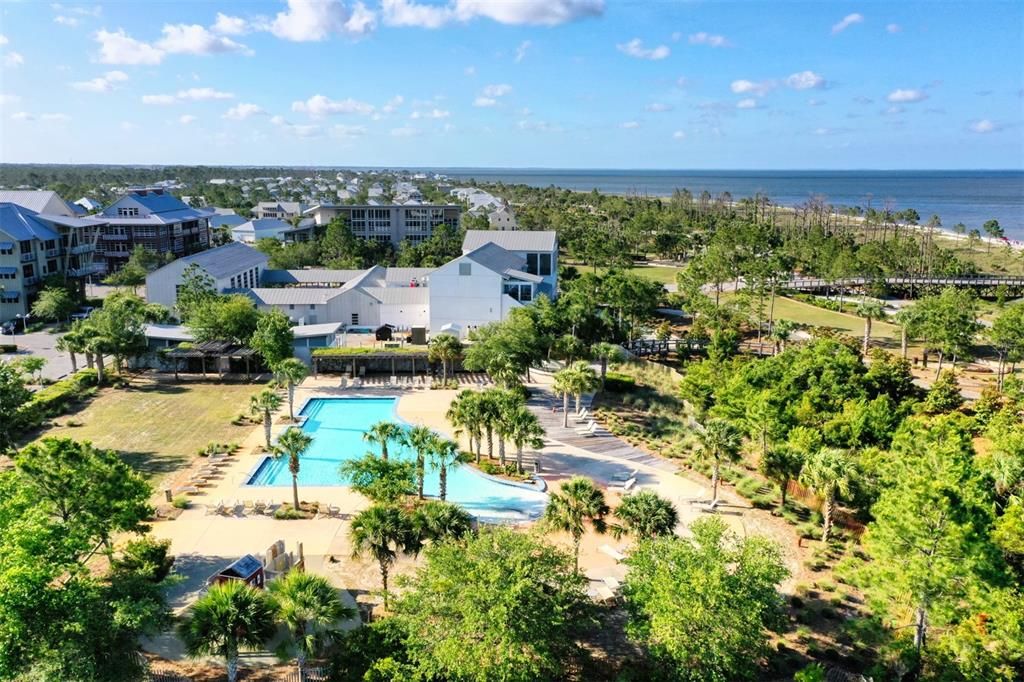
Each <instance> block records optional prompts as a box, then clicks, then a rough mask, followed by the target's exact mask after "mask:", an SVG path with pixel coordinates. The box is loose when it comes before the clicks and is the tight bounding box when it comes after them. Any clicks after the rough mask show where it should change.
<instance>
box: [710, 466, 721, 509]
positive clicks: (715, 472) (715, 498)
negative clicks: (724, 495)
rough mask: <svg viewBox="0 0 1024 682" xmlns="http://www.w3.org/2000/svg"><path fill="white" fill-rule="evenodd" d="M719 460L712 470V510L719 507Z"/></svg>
mask: <svg viewBox="0 0 1024 682" xmlns="http://www.w3.org/2000/svg"><path fill="white" fill-rule="evenodd" d="M718 470H719V464H718V460H717V459H716V460H715V464H714V466H713V467H712V469H711V508H712V509H714V508H715V507H716V506H718V473H719V471H718Z"/></svg>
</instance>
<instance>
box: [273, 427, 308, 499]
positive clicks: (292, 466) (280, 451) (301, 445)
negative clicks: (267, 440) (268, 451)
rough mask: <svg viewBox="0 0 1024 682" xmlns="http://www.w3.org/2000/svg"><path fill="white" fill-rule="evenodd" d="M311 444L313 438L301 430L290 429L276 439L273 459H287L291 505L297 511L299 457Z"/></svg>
mask: <svg viewBox="0 0 1024 682" xmlns="http://www.w3.org/2000/svg"><path fill="white" fill-rule="evenodd" d="M312 444H313V437H312V436H310V435H309V434H308V433H306V432H304V431H302V430H301V429H296V428H290V429H288V430H287V431H285V432H284V433H282V434H281V435H280V437H278V439H277V447H276V448H274V457H287V458H288V471H290V472H291V474H292V504H293V505H294V509H295V510H296V511H298V509H299V466H300V462H299V457H300V456H301V455H302V453H303V452H305V451H306V450H307V449H308V448H309V446H310V445H312Z"/></svg>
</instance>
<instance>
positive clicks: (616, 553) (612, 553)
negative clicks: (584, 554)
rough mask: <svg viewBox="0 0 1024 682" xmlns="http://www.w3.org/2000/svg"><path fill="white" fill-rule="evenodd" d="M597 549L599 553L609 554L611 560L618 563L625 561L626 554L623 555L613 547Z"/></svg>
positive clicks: (604, 546)
mask: <svg viewBox="0 0 1024 682" xmlns="http://www.w3.org/2000/svg"><path fill="white" fill-rule="evenodd" d="M597 549H598V550H599V551H601V552H602V553H604V554H607V555H608V556H610V557H611V558H613V559H615V560H616V561H622V560H623V559H625V558H626V555H625V554H623V553H622V552H620V551H619V550H617V549H615V548H614V547H612V546H611V545H601V546H600V547H598V548H597Z"/></svg>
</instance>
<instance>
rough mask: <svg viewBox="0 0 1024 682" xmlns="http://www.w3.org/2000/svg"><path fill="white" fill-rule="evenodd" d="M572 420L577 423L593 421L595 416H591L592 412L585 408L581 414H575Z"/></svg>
mask: <svg viewBox="0 0 1024 682" xmlns="http://www.w3.org/2000/svg"><path fill="white" fill-rule="evenodd" d="M572 418H573V420H575V421H577V422H585V421H593V419H594V415H592V414H590V411H589V410H588V409H587V408H585V407H584V408H583V410H582V411H581V412H580V413H579V414H574V415H573V416H572Z"/></svg>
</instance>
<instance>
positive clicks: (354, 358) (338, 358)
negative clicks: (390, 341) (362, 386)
mask: <svg viewBox="0 0 1024 682" xmlns="http://www.w3.org/2000/svg"><path fill="white" fill-rule="evenodd" d="M360 360H365V361H370V360H391V376H396V375H397V374H398V372H397V371H396V369H397V364H398V361H399V360H409V361H410V363H411V366H410V372H411V373H412V375H413V376H416V361H417V360H422V361H423V367H424V368H427V367H428V366H429V362H430V360H429V353H428V352H427V351H426V350H423V351H407V350H402V351H388V350H379V351H373V352H372V353H352V354H342V355H317V354H316V353H315V352H314V353H313V376H314V377H316V376H317V375H318V374H319V373H320V372H321V371H324V370H327V371H330V370H337V369H339V368H340V367H344V366H345V365H347V364H348V363H352V370H351V371H352V376H357V375H358V373H359V372H358V371H357V368H358V367H359V361H360Z"/></svg>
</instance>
